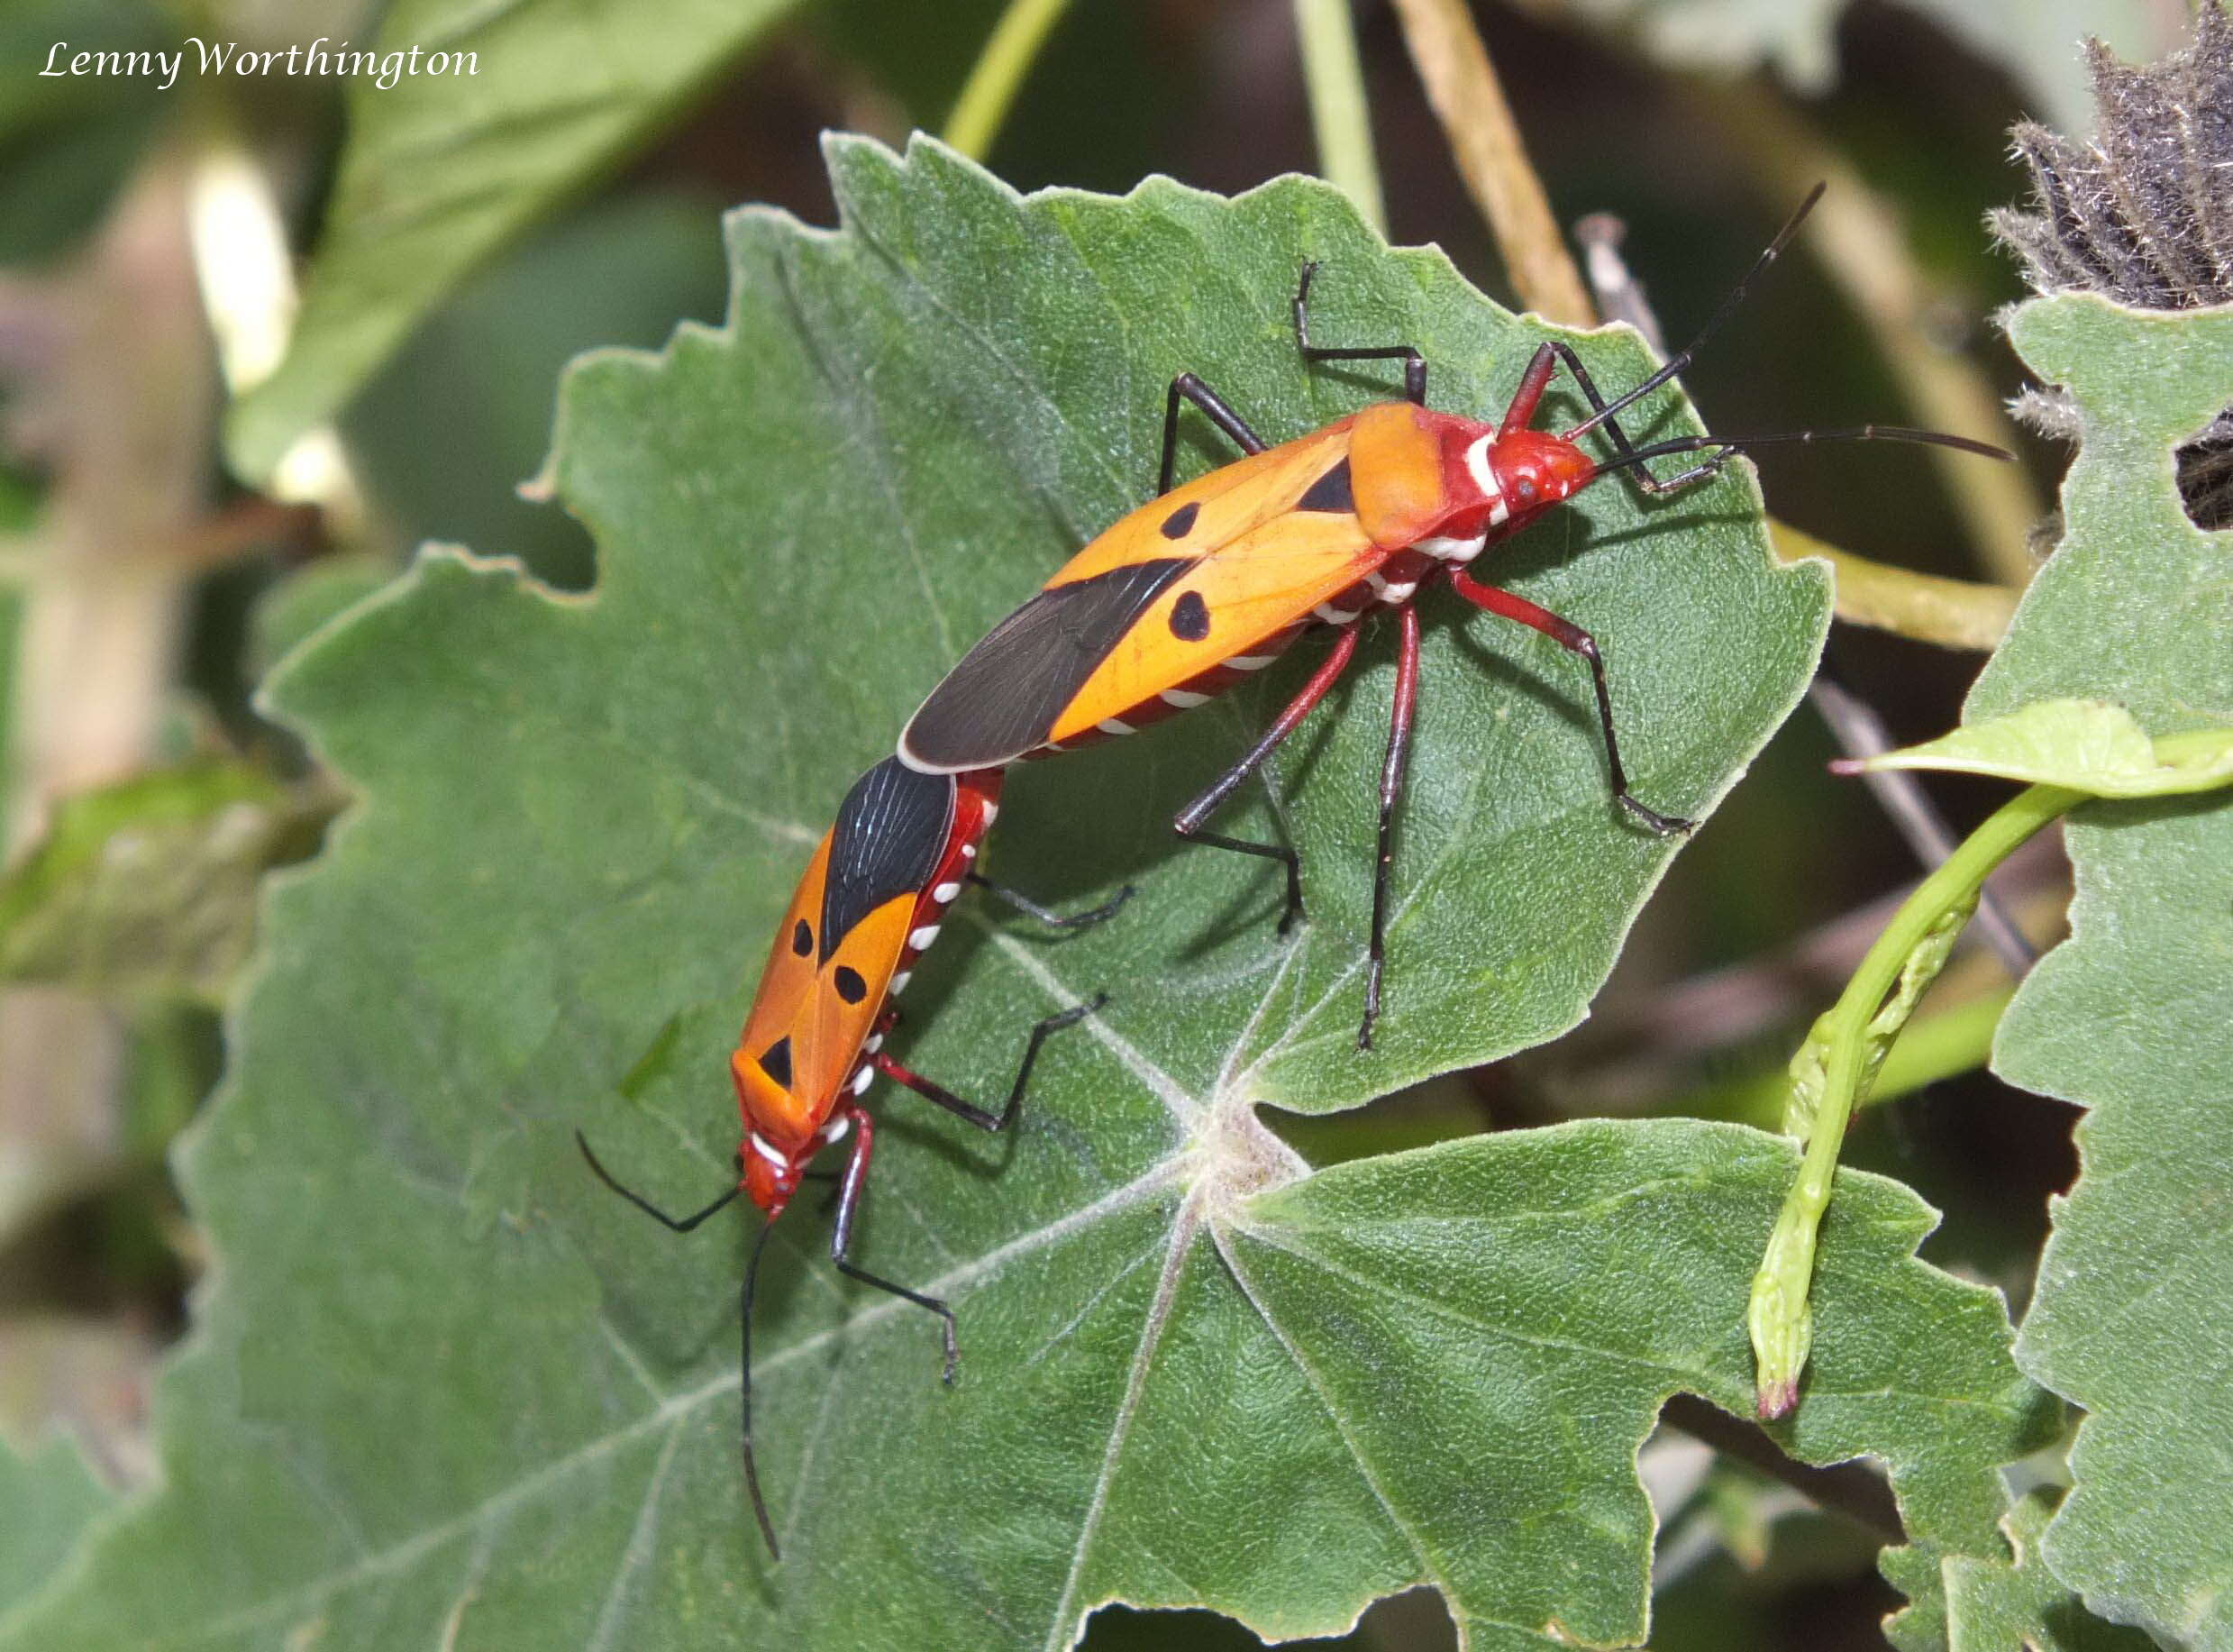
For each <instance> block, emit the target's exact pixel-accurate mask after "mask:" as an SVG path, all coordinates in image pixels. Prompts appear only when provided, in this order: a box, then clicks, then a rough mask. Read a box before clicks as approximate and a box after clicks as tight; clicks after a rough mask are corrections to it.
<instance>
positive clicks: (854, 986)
mask: <svg viewBox="0 0 2233 1652" xmlns="http://www.w3.org/2000/svg"><path fill="white" fill-rule="evenodd" d="M830 980H831V981H833V982H834V983H835V985H836V987H837V996H838V997H840V998H842V999H844V1000H845V1001H846V1002H847V1003H848V1004H858V1003H859V1002H860V1001H861V999H864V998H866V997H868V995H869V983H868V982H867V981H863V980H861V972H860V971H859V970H856V969H854V968H853V967H852V965H851V964H850V963H841V964H839V965H838V966H837V969H836V971H835V972H834V973H833V974H832V975H831V977H830Z"/></svg>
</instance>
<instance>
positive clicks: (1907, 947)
mask: <svg viewBox="0 0 2233 1652" xmlns="http://www.w3.org/2000/svg"><path fill="white" fill-rule="evenodd" d="M2085 799H2086V794H2085V793H2084V792H2082V791H2072V790H2069V789H2065V788H2064V787H2060V786H2031V787H2027V788H2026V789H2024V790H2023V791H2021V792H2019V793H2018V794H2017V795H2016V797H2015V798H2013V799H2010V801H2009V802H2008V803H2006V804H2004V805H2002V806H2001V808H2000V809H1998V810H1997V811H1996V812H1995V813H1994V814H1993V815H1992V816H1991V818H1989V819H1988V820H1986V822H1985V823H1984V824H1983V825H1982V826H1979V827H1978V828H1977V830H1976V831H1974V832H1973V833H1972V834H1970V836H1969V838H1968V840H1967V841H1966V842H1964V844H1962V846H1961V847H1960V848H1958V849H1956V850H1955V852H1954V853H1953V854H1952V856H1950V857H1949V858H1948V859H1947V861H1946V863H1945V864H1944V865H1942V866H1940V867H1939V868H1938V869H1937V871H1936V872H1932V873H1931V875H1930V876H1929V877H1928V878H1926V879H1924V880H1923V881H1922V883H1921V884H1919V886H1918V887H1917V889H1916V891H1915V893H1914V894H1912V895H1910V896H1909V898H1908V899H1907V901H1906V903H1905V904H1904V905H1903V906H1901V907H1900V910H1899V912H1898V913H1897V914H1895V915H1894V917H1893V918H1892V920H1891V923H1890V924H1889V925H1887V926H1885V929H1884V933H1883V934H1882V935H1881V936H1878V937H1877V938H1876V944H1875V945H1873V946H1872V947H1870V948H1869V950H1868V954H1867V955H1866V956H1865V957H1864V958H1863V959H1862V960H1861V967H1860V968H1859V969H1857V970H1855V972H1854V975H1853V979H1852V980H1851V981H1847V982H1846V990H1845V991H1844V992H1843V993H1842V994H1840V995H1839V997H1838V999H1837V1003H1836V1004H1835V1005H1834V1006H1832V1008H1831V1009H1829V1011H1828V1012H1827V1014H1826V1015H1824V1016H1823V1017H1822V1018H1821V1019H1820V1020H1818V1021H1817V1022H1816V1023H1815V1025H1814V1030H1813V1031H1812V1032H1811V1033H1810V1034H1809V1036H1808V1037H1807V1041H1806V1043H1805V1044H1804V1045H1801V1046H1800V1051H1799V1054H1797V1055H1795V1056H1794V1057H1792V1060H1791V1100H1790V1101H1789V1103H1788V1104H1787V1105H1786V1108H1785V1112H1784V1121H1783V1122H1784V1128H1785V1129H1786V1130H1787V1131H1789V1132H1790V1133H1791V1134H1793V1135H1797V1136H1800V1137H1801V1138H1802V1139H1803V1140H1804V1141H1805V1143H1806V1150H1805V1153H1804V1155H1803V1156H1802V1157H1801V1159H1800V1165H1799V1179H1798V1181H1797V1182H1794V1183H1793V1184H1792V1187H1791V1192H1790V1193H1789V1194H1788V1195H1786V1196H1785V1198H1784V1200H1783V1209H1782V1213H1781V1214H1780V1215H1779V1216H1778V1217H1777V1218H1776V1223H1775V1230H1774V1232H1773V1234H1772V1235H1770V1237H1769V1239H1768V1248H1767V1252H1766V1254H1765V1255H1764V1256H1763V1257H1762V1258H1761V1263H1760V1271H1759V1273H1756V1274H1755V1275H1754V1277H1753V1291H1752V1310H1751V1316H1750V1319H1751V1330H1752V1341H1753V1354H1754V1357H1755V1360H1756V1361H1757V1363H1758V1372H1757V1377H1756V1383H1757V1392H1756V1399H1757V1403H1758V1406H1759V1410H1760V1414H1761V1416H1763V1417H1764V1418H1775V1417H1783V1416H1788V1415H1789V1414H1790V1413H1791V1408H1792V1407H1793V1406H1795V1405H1796V1404H1797V1403H1798V1401H1799V1376H1800V1372H1801V1371H1803V1370H1804V1369H1805V1368H1806V1364H1807V1354H1808V1350H1809V1347H1810V1346H1811V1345H1812V1342H1813V1339H1814V1322H1813V1313H1812V1310H1811V1309H1810V1308H1809V1305H1808V1295H1809V1288H1810V1286H1811V1285H1812V1282H1813V1279H1814V1256H1815V1242H1816V1238H1817V1237H1818V1234H1819V1232H1820V1230H1821V1226H1822V1215H1823V1212H1824V1211H1825V1210H1826V1209H1827V1208H1828V1206H1829V1200H1830V1182H1831V1179H1832V1177H1833V1176H1834V1175H1835V1174H1836V1173H1837V1154H1838V1149H1839V1148H1840V1147H1842V1146H1843V1145H1845V1140H1846V1122H1847V1120H1849V1119H1850V1118H1852V1117H1853V1114H1854V1111H1855V1109H1857V1108H1858V1107H1860V1106H1861V1104H1862V1103H1863V1102H1864V1101H1865V1100H1867V1098H1868V1092H1869V1089H1870V1087H1871V1085H1872V1084H1873V1083H1874V1082H1875V1079H1876V1075H1877V1072H1878V1070H1879V1069H1880V1068H1881V1067H1882V1065H1883V1062H1884V1056H1885V1053H1886V1052H1887V1051H1889V1050H1890V1049H1891V1044H1892V1040H1893V1039H1895V1038H1897V1037H1898V1036H1899V1035H1900V1028H1901V1027H1904V1026H1905V1025H1906V1024H1907V1020H1908V1018H1909V1016H1910V1015H1912V1014H1913V1013H1914V1011H1915V1006H1916V1004H1917V1002H1918V1001H1919V999H1921V998H1922V996H1923V994H1924V993H1925V992H1926V991H1928V990H1929V987H1930V983H1931V982H1932V981H1934V980H1936V979H1937V975H1938V972H1939V969H1940V968H1941V966H1943V965H1944V963H1946V954H1947V953H1949V952H1950V951H1951V950H1952V949H1953V946H1954V942H1955V937H1956V936H1958V935H1960V933H1961V930H1962V926H1963V925H1964V924H1965V923H1967V922H1968V921H1969V916H1970V914H1971V913H1972V912H1973V911H1974V910H1975V909H1976V907H1977V892H1978V890H1979V889H1980V888H1981V887H1982V885H1983V883H1984V881H1985V878H1986V875H1987V874H1988V873H1990V872H1991V871H1992V869H1993V868H1994V867H1995V866H1998V865H1999V864H2000V863H2001V862H2002V861H2004V860H2006V859H2007V858H2008V856H2009V855H2010V853H2013V852H2014V851H2015V849H2016V848H2017V846H2018V845H2019V844H2022V843H2023V842H2024V841H2025V839H2027V838H2028V837H2030V836H2031V835H2032V834H2033V833H2035V832H2037V831H2038V830H2039V829H2040V828H2041V827H2042V826H2046V825H2048V824H2049V823H2051V822H2052V821H2054V820H2055V819H2056V818H2057V817H2059V816H2061V815H2062V814H2063V813H2064V811H2065V810H2067V809H2068V808H2070V807H2071V806H2072V805H2073V804H2076V803H2083V802H2084V801H2085Z"/></svg>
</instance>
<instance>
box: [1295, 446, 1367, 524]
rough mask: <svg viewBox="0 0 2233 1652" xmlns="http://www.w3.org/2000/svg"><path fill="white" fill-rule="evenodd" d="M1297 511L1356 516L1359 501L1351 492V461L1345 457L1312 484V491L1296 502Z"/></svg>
mask: <svg viewBox="0 0 2233 1652" xmlns="http://www.w3.org/2000/svg"><path fill="white" fill-rule="evenodd" d="M1295 508H1296V509H1297V510H1325V511H1340V512H1343V513H1345V514H1347V515H1351V516H1353V515H1355V514H1356V509H1357V501H1356V500H1355V499H1354V498H1353V497H1351V495H1350V492H1349V461H1348V458H1347V457H1346V456H1344V458H1343V460H1342V461H1341V463H1339V464H1337V465H1335V467H1334V468H1333V469H1332V470H1328V471H1327V472H1326V474H1325V475H1324V476H1321V477H1320V478H1318V479H1317V481H1315V482H1313V483H1311V484H1310V491H1309V492H1308V493H1306V494H1304V495H1303V497H1301V498H1299V499H1298V500H1296V501H1295Z"/></svg>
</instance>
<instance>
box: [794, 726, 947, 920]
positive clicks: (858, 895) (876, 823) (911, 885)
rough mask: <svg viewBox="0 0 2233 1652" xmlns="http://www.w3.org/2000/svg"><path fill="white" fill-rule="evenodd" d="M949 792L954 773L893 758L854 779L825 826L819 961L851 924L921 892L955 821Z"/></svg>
mask: <svg viewBox="0 0 2233 1652" xmlns="http://www.w3.org/2000/svg"><path fill="white" fill-rule="evenodd" d="M953 791H954V785H953V777H952V775H947V774H921V773H917V772H916V771H915V770H913V769H910V768H908V767H907V765H906V764H905V763H903V762H900V761H899V760H898V758H897V757H887V758H886V759H885V760H884V761H883V762H880V763H878V764H877V765H876V767H875V768H873V769H871V770H870V771H868V772H867V773H866V774H864V775H862V776H861V778H860V779H859V780H855V781H854V782H853V785H852V790H851V791H849V792H847V793H846V794H845V801H844V804H843V807H842V808H839V810H838V811H837V825H836V826H834V827H832V828H831V831H830V863H829V871H828V872H827V873H826V874H825V877H824V880H823V884H822V956H821V958H820V959H819V960H818V962H820V963H828V962H829V961H830V954H833V953H834V952H835V951H836V950H837V948H838V944H839V943H840V942H842V941H843V940H844V938H845V936H847V935H848V934H849V933H850V932H851V931H852V926H854V925H855V924H857V923H859V922H860V921H861V919H862V918H864V917H867V916H868V915H869V914H870V913H871V912H873V911H875V910H876V908H879V907H880V906H882V905H883V904H884V903H885V902H886V901H888V900H890V899H894V898H895V897H897V896H900V895H907V894H912V893H914V892H915V891H916V890H920V889H921V888H922V887H923V885H924V884H925V882H926V881H928V880H929V878H930V875H931V873H932V872H935V871H937V869H938V857H939V855H940V854H941V853H943V852H944V850H945V847H946V834H947V832H948V830H949V829H950V828H951V827H952V825H953Z"/></svg>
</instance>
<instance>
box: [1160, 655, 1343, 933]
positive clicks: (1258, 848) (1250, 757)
mask: <svg viewBox="0 0 2233 1652" xmlns="http://www.w3.org/2000/svg"><path fill="white" fill-rule="evenodd" d="M1356 652H1357V630H1356V627H1355V626H1354V625H1347V626H1344V627H1343V629H1342V630H1341V632H1340V634H1338V635H1336V636H1335V639H1334V648H1333V652H1332V653H1328V654H1327V655H1326V658H1325V659H1324V660H1323V661H1321V662H1319V665H1318V669H1317V671H1313V672H1312V673H1311V674H1310V680H1309V681H1308V682H1307V683H1305V684H1303V686H1302V692H1301V693H1299V694H1298V695H1296V696H1295V698H1293V699H1291V700H1290V701H1289V702H1288V706H1287V709H1286V710H1284V711H1282V712H1281V713H1280V715H1279V716H1278V717H1277V718H1276V719H1275V720H1274V721H1273V723H1272V725H1271V727H1270V728H1267V729H1266V730H1264V732H1263V737H1262V739H1260V740H1258V741H1257V742H1256V744H1254V745H1253V746H1251V747H1250V748H1249V750H1248V754H1247V755H1246V756H1244V757H1243V758H1242V759H1241V761H1240V762H1236V763H1235V764H1234V765H1233V766H1232V767H1231V768H1230V769H1227V770H1226V771H1225V772H1224V773H1223V774H1221V775H1219V776H1218V777H1217V782H1216V783H1215V784H1214V785H1212V786H1211V787H1210V789H1208V791H1205V792H1204V793H1202V795H1201V796H1200V797H1199V798H1197V799H1194V801H1193V802H1191V803H1189V804H1188V805H1187V806H1186V807H1185V808H1182V809H1180V811H1179V815H1178V818H1176V819H1175V820H1173V821H1172V822H1171V830H1172V831H1174V832H1176V833H1178V835H1180V836H1181V837H1186V838H1191V839H1192V840H1194V841H1195V842H1196V843H1203V844H1214V845H1216V846H1217V848H1220V849H1237V850H1239V851H1240V852H1241V853H1243V854H1261V855H1262V856H1264V857H1265V858H1266V859H1268V860H1274V861H1277V862H1279V863H1281V865H1283V866H1285V867H1286V868H1287V909H1286V911H1285V912H1283V913H1282V914H1281V917H1280V933H1281V935H1285V934H1286V933H1287V932H1288V930H1289V929H1290V928H1291V927H1293V926H1294V922H1295V920H1296V919H1297V918H1299V917H1301V916H1302V909H1303V900H1302V863H1301V862H1300V860H1299V859H1298V857H1297V856H1296V853H1295V852H1294V850H1292V849H1290V848H1284V847H1278V846H1275V845H1273V844H1253V843H1249V842H1246V841H1244V839H1241V838H1238V837H1226V836H1223V835H1220V834H1218V833H1216V832H1205V831H1203V830H1202V822H1204V821H1205V820H1208V818H1209V817H1210V816H1212V815H1213V814H1215V813H1217V808H1218V807H1219V806H1220V805H1221V804H1223V803H1224V802H1225V800H1226V799H1227V798H1229V797H1231V796H1232V795H1233V794H1234V792H1235V790H1237V789H1239V787H1240V784H1241V782H1242V781H1243V780H1246V779H1247V778H1248V777H1249V776H1250V775H1252V774H1253V773H1254V772H1255V771H1257V769H1259V768H1260V767H1262V763H1263V761H1264V759H1265V758H1267V757H1269V756H1271V753H1272V752H1273V751H1274V750H1275V749H1276V748H1277V747H1278V745H1279V744H1280V742H1281V741H1282V740H1284V739H1286V738H1287V737H1288V735H1291V734H1293V733H1294V732H1295V727H1296V725H1298V724H1299V723H1300V722H1301V721H1302V720H1303V719H1304V718H1305V717H1307V716H1309V715H1310V710H1311V707H1314V706H1316V705H1317V703H1318V702H1319V701H1320V700H1322V699H1324V698H1326V693H1327V691H1328V690H1329V689H1332V688H1333V686H1334V684H1335V680H1337V679H1338V678H1339V677H1340V676H1341V674H1342V672H1343V671H1344V670H1346V669H1347V667H1348V664H1349V661H1350V658H1351V656H1352V655H1353V654H1354V653H1356Z"/></svg>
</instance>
